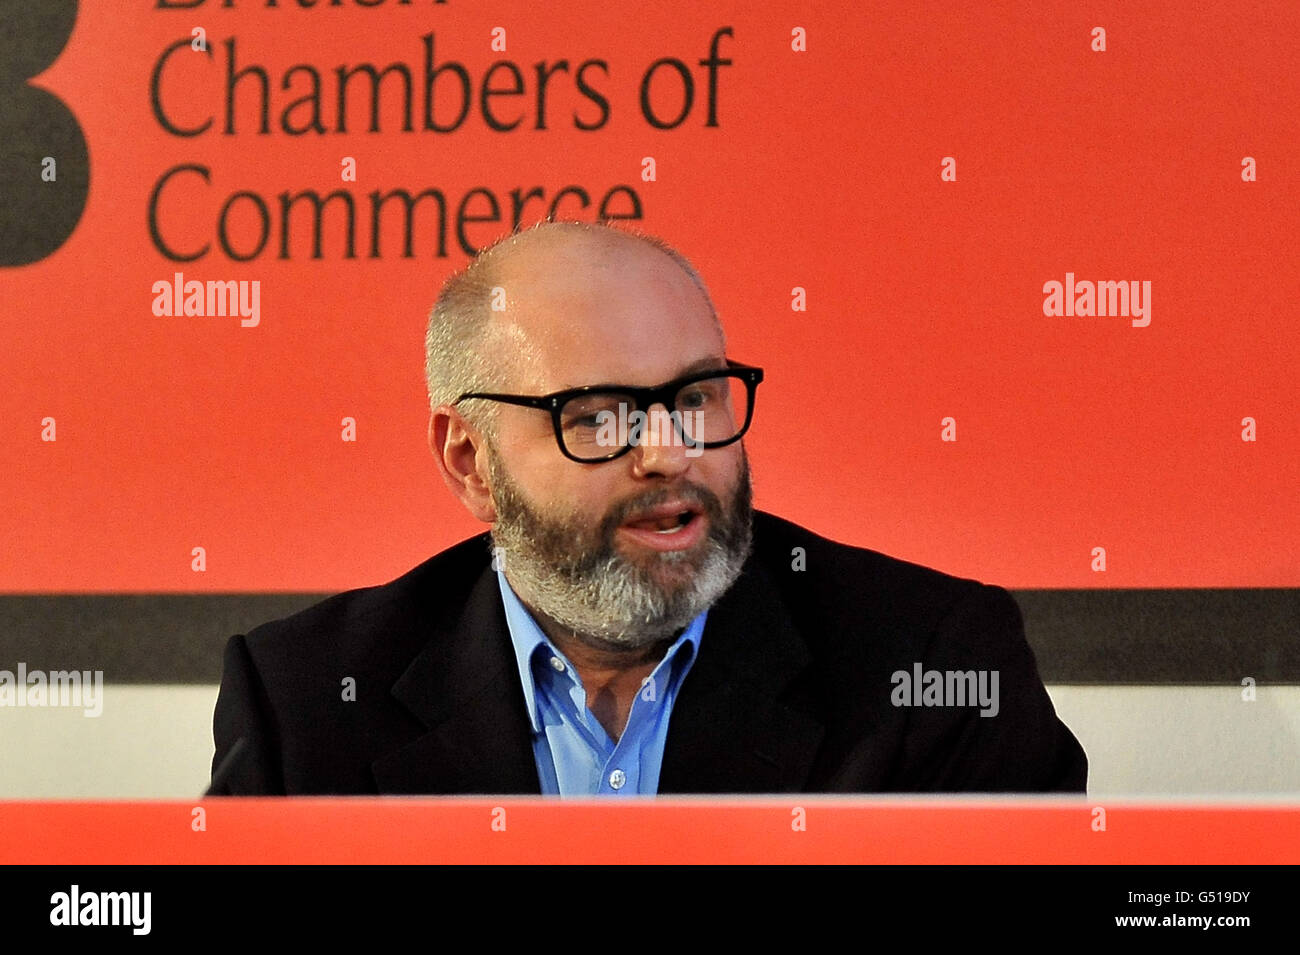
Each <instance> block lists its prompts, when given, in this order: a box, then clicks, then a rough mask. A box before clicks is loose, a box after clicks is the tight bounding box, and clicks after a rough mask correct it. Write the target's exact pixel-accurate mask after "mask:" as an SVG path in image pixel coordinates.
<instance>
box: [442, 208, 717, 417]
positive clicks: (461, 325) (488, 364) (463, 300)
mask: <svg viewBox="0 0 1300 955" xmlns="http://www.w3.org/2000/svg"><path fill="white" fill-rule="evenodd" d="M558 227H567V228H576V229H581V230H583V231H584V232H588V233H591V232H596V231H604V232H614V233H617V234H618V235H621V236H625V237H627V238H629V239H634V240H637V241H640V242H644V243H645V244H647V245H649V246H651V247H652V248H655V249H658V250H659V251H660V252H662V253H664V254H665V255H667V256H668V257H669V258H671V259H672V260H673V261H674V262H676V263H677V265H678V266H679V267H680V268H681V269H682V271H683V272H685V273H686V274H687V275H688V276H689V277H690V279H691V281H692V282H694V283H695V286H696V287H697V288H698V289H699V290H700V292H701V293H702V294H703V295H704V299H705V301H707V302H708V303H709V313H710V315H712V317H713V321H714V323H715V324H716V325H717V326H718V331H719V333H721V332H722V325H721V323H720V322H719V321H718V315H717V312H716V311H715V310H714V307H713V298H712V296H710V295H709V290H708V288H707V287H706V286H705V284H704V280H703V279H701V278H700V275H699V273H698V272H697V271H696V270H695V267H694V266H692V265H691V263H690V262H689V261H688V260H687V259H686V257H685V256H684V255H682V254H681V253H680V252H678V251H677V250H676V249H674V248H673V247H672V246H670V245H669V244H668V243H667V242H665V241H663V240H662V239H660V238H657V237H655V236H652V235H646V234H644V233H641V232H635V231H632V230H630V229H623V228H615V227H614V226H611V225H609V224H608V223H607V222H604V221H596V222H570V221H562V222H556V221H554V220H551V219H545V220H543V221H541V222H538V223H536V224H535V225H532V226H530V227H529V228H527V229H523V230H520V229H516V230H515V231H514V232H512V233H511V234H509V235H507V236H503V237H502V238H500V239H498V240H497V241H496V242H493V243H492V244H491V245H489V246H487V247H486V248H484V249H482V250H480V251H479V253H478V254H477V255H476V256H475V257H474V258H473V259H472V260H470V262H469V264H468V265H466V266H465V267H464V268H463V269H460V270H459V271H456V272H453V273H452V274H451V275H450V276H449V277H448V278H447V280H446V281H445V282H444V283H443V286H442V290H441V291H440V292H439V293H438V300H437V301H436V302H435V303H434V305H433V309H432V311H431V312H430V314H429V325H428V329H427V330H426V332H425V336H424V375H425V380H426V383H427V385H428V391H429V408H430V410H432V409H434V408H436V407H438V406H439V405H444V404H448V405H449V404H452V403H453V402H455V401H456V399H457V398H459V397H460V396H461V395H463V394H465V393H466V392H470V391H495V390H500V388H501V387H502V384H501V382H502V379H503V377H504V375H503V369H502V368H501V367H500V365H499V364H498V363H494V362H493V361H492V359H491V356H490V355H489V354H488V347H487V346H488V329H489V322H490V319H491V316H492V311H491V307H490V306H491V298H492V294H493V289H495V288H498V287H499V286H501V284H502V283H501V281H500V277H501V271H502V270H501V266H502V264H503V261H504V260H506V259H507V257H508V256H509V254H510V252H511V250H512V249H513V248H514V246H515V245H517V244H518V242H519V240H520V239H521V237H525V236H528V235H530V234H533V233H535V232H537V231H539V230H541V229H550V228H558ZM724 341H725V338H724ZM461 407H462V409H463V410H462V414H464V415H465V417H466V418H467V419H468V420H469V421H470V422H471V423H472V424H474V425H475V426H476V427H478V428H480V430H483V431H484V432H485V433H487V434H488V435H489V436H490V435H491V434H492V425H493V423H494V422H495V420H496V412H497V406H496V404H495V402H481V403H480V402H473V406H471V407H466V406H464V405H462V406H461Z"/></svg>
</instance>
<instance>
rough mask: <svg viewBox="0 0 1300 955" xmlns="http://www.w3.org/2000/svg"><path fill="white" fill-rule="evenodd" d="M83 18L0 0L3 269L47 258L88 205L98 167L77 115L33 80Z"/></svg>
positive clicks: (69, 3) (67, 6) (58, 3)
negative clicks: (92, 175) (92, 168)
mask: <svg viewBox="0 0 1300 955" xmlns="http://www.w3.org/2000/svg"><path fill="white" fill-rule="evenodd" d="M76 19H77V3H76V0H39V2H31V0H0V150H3V153H2V154H0V266H3V265H29V264H31V263H32V262H39V261H40V260H41V259H43V258H45V257H46V256H47V255H49V254H50V253H52V252H53V251H54V250H55V249H57V248H58V247H59V246H61V245H63V243H64V242H66V241H67V239H68V236H70V235H72V230H73V229H75V228H76V227H77V222H78V221H80V219H81V213H82V211H83V210H84V209H85V208H86V195H87V191H88V189H89V186H90V164H89V157H88V155H87V153H86V138H85V136H83V135H82V132H81V127H80V126H78V125H77V118H76V117H75V116H73V115H72V111H71V110H70V109H68V107H67V106H65V105H64V104H63V102H62V101H61V100H59V98H58V97H56V96H55V95H54V94H52V93H49V92H47V91H45V90H42V89H37V88H36V87H35V86H31V85H29V83H28V81H29V80H30V79H31V78H32V77H34V76H37V75H38V74H40V73H42V72H43V71H44V70H46V69H47V68H48V67H49V65H50V64H51V63H53V62H54V61H55V60H56V59H58V56H59V53H60V52H62V50H63V47H64V46H65V45H66V44H67V42H68V37H69V36H70V35H71V34H72V25H73V23H74V22H75V21H76ZM110 81H111V79H110ZM50 159H52V160H53V163H51V162H49V161H48V160H50Z"/></svg>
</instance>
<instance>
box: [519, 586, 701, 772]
mask: <svg viewBox="0 0 1300 955" xmlns="http://www.w3.org/2000/svg"><path fill="white" fill-rule="evenodd" d="M497 584H498V585H499V586H500V588H501V599H502V601H503V602H504V604H505V611H506V623H507V624H508V625H509V629H510V640H511V642H512V643H513V644H514V647H515V660H516V662H517V663H518V665H519V679H520V681H521V682H522V683H523V686H524V700H525V702H526V703H527V704H528V717H529V719H530V720H531V721H532V729H533V756H534V758H535V759H536V760H537V777H538V779H539V781H540V782H541V787H542V793H543V794H545V795H548V796H555V795H559V796H635V795H654V794H655V793H656V792H658V791H659V769H660V766H661V765H662V763H663V758H664V742H665V740H666V739H667V738H668V718H669V717H670V716H671V715H672V709H673V702H674V701H675V700H676V699H677V692H678V690H679V689H680V687H681V685H682V681H683V680H684V679H686V674H687V673H688V672H690V669H691V665H692V664H693V663H694V662H695V656H696V654H697V653H698V651H699V647H700V635H701V634H702V633H703V632H704V619H705V617H706V616H708V610H705V611H704V612H703V613H701V614H700V615H699V616H698V617H696V618H695V619H694V620H692V621H691V623H690V624H689V625H688V626H687V627H686V629H685V630H684V631H682V634H681V636H679V637H678V638H677V640H676V641H675V642H674V643H673V645H672V646H671V647H669V648H668V652H667V653H666V654H664V658H663V660H662V661H660V663H659V665H658V666H657V667H655V669H654V672H652V673H651V674H650V676H649V677H647V678H646V680H645V681H644V682H643V683H642V686H641V692H640V693H638V694H637V695H636V699H635V700H633V701H632V711H631V713H630V714H629V715H628V720H627V726H626V727H624V729H623V735H622V736H621V737H619V740H618V742H615V741H614V740H613V739H611V738H610V736H609V734H608V733H607V732H605V728H604V727H603V726H601V725H600V721H599V720H598V719H596V717H595V715H594V714H593V713H592V712H591V710H589V709H588V708H587V691H586V689H585V688H584V687H583V685H582V679H581V678H580V677H579V676H578V671H577V670H576V669H574V667H573V664H572V663H570V662H569V660H568V658H567V657H565V655H564V654H563V653H561V652H560V651H559V650H558V649H556V647H555V644H553V643H551V641H550V639H549V638H547V636H546V634H545V633H543V632H542V629H541V627H539V626H538V625H537V621H536V620H535V619H533V615H532V614H531V613H529V612H528V608H527V607H525V606H524V605H523V603H522V602H521V601H520V599H519V597H518V596H517V595H516V594H515V592H514V590H513V589H512V588H511V586H510V583H509V582H508V581H507V580H506V575H505V574H504V573H503V572H502V571H500V570H498V571H497Z"/></svg>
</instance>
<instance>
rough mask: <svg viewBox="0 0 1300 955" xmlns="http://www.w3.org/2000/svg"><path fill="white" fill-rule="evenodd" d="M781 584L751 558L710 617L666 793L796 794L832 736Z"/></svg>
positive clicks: (686, 695)
mask: <svg viewBox="0 0 1300 955" xmlns="http://www.w3.org/2000/svg"><path fill="white" fill-rule="evenodd" d="M779 594H780V591H779V589H778V588H777V586H776V583H775V581H773V580H772V578H771V576H770V575H769V574H768V573H767V572H766V571H765V570H764V569H763V567H762V565H761V564H759V563H758V562H757V561H755V560H751V561H750V562H749V563H748V564H747V565H746V567H745V571H744V573H743V574H742V575H741V577H740V579H739V580H737V581H736V583H735V584H734V585H733V586H732V588H731V590H729V591H728V592H727V593H726V594H725V595H724V596H723V597H722V598H721V599H720V600H719V601H718V602H717V603H716V604H715V605H714V606H713V609H711V610H710V611H709V617H708V620H707V622H706V623H705V627H704V634H703V637H702V638H701V640H700V651H699V656H698V657H697V658H696V661H695V664H694V666H693V667H692V668H691V671H690V673H688V674H687V677H686V680H685V682H684V683H683V684H682V688H681V691H680V692H679V694H678V697H677V701H676V703H675V704H674V705H673V712H672V717H671V719H670V721H669V725H668V740H667V745H666V747H665V751H664V761H663V767H662V769H661V771H660V777H659V791H660V792H661V793H728V792H730V793H737V792H751V793H764V792H766V793H775V792H798V791H800V790H801V789H802V788H803V786H804V784H805V783H806V781H807V779H808V776H809V773H810V772H811V770H812V765H813V759H814V757H815V755H816V751H817V748H818V746H819V745H820V743H821V740H822V737H823V735H824V732H825V731H824V727H823V726H822V724H821V722H820V721H819V720H818V719H817V718H815V717H814V716H812V715H811V713H812V712H815V701H814V700H811V699H809V698H808V693H807V692H805V691H804V689H803V686H804V685H806V682H807V681H800V675H801V673H803V671H805V670H806V669H807V668H808V666H809V663H810V661H811V657H810V654H809V652H808V648H807V646H806V645H805V644H804V642H803V639H802V638H801V637H800V636H799V633H798V631H797V630H796V629H795V627H794V624H793V622H792V621H791V619H790V615H789V611H788V610H787V608H786V606H785V603H784V602H783V601H782V599H781V597H780V596H779Z"/></svg>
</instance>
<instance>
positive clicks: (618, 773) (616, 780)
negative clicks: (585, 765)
mask: <svg viewBox="0 0 1300 955" xmlns="http://www.w3.org/2000/svg"><path fill="white" fill-rule="evenodd" d="M626 783H627V774H626V773H624V772H623V770H621V769H616V770H614V771H613V772H612V773H610V774H609V788H610V789H622V788H623V786H624V784H626Z"/></svg>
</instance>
